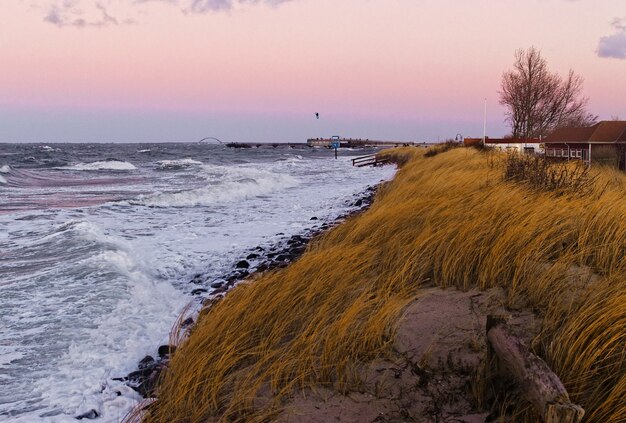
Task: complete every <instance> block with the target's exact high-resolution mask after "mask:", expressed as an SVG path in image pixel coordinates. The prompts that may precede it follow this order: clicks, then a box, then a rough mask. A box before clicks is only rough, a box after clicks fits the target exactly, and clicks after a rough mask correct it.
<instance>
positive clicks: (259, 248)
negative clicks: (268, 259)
mask: <svg viewBox="0 0 626 423" xmlns="http://www.w3.org/2000/svg"><path fill="white" fill-rule="evenodd" d="M255 250H257V251H265V249H264V248H263V247H261V246H258V247H256V248H255Z"/></svg>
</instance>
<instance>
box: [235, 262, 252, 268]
mask: <svg viewBox="0 0 626 423" xmlns="http://www.w3.org/2000/svg"><path fill="white" fill-rule="evenodd" d="M236 267H237V269H247V268H249V267H250V263H248V262H247V261H246V260H241V261H240V262H239V263H237V266H236Z"/></svg>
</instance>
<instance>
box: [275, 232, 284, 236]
mask: <svg viewBox="0 0 626 423" xmlns="http://www.w3.org/2000/svg"><path fill="white" fill-rule="evenodd" d="M281 235H285V234H284V232H278V233H277V234H276V236H281Z"/></svg>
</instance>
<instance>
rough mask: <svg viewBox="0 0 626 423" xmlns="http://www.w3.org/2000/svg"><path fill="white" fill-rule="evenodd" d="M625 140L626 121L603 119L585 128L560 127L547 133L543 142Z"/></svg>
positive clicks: (605, 141)
mask: <svg viewBox="0 0 626 423" xmlns="http://www.w3.org/2000/svg"><path fill="white" fill-rule="evenodd" d="M618 141H626V121H624V120H615V121H608V120H604V121H602V122H598V123H596V124H595V125H593V126H588V127H585V128H561V129H557V130H556V131H554V132H553V133H551V134H550V135H548V136H547V137H546V138H545V139H544V140H543V142H544V143H548V144H549V143H563V142H592V143H613V142H618Z"/></svg>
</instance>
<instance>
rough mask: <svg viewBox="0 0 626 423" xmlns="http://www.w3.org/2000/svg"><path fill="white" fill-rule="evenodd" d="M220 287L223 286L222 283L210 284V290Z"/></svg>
mask: <svg viewBox="0 0 626 423" xmlns="http://www.w3.org/2000/svg"><path fill="white" fill-rule="evenodd" d="M222 286H224V282H213V283H212V284H211V288H216V289H217V288H221V287H222Z"/></svg>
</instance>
